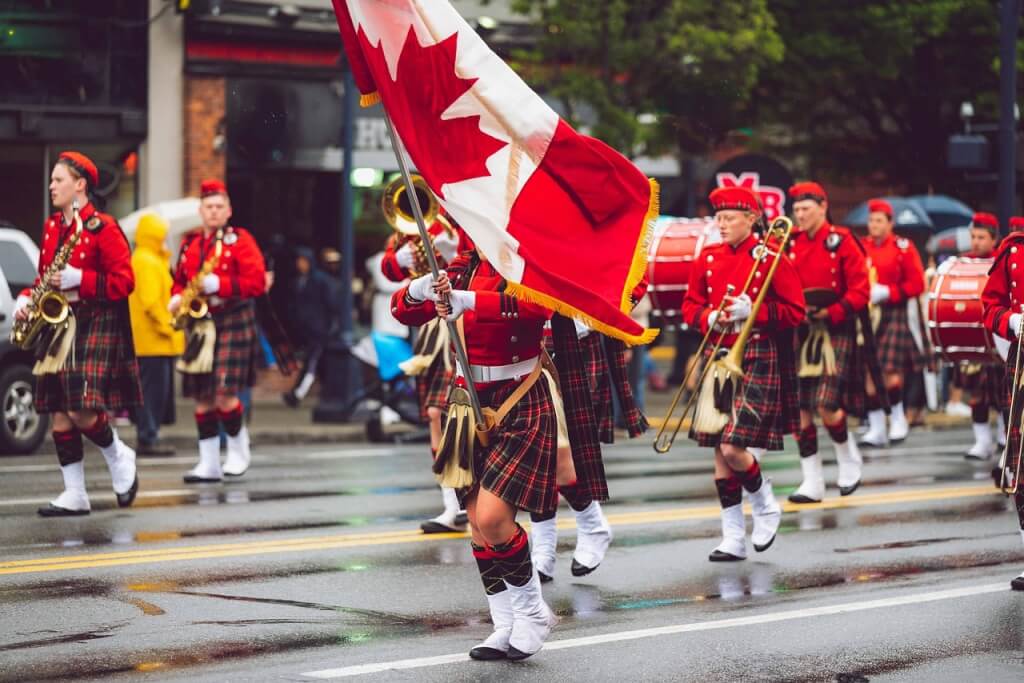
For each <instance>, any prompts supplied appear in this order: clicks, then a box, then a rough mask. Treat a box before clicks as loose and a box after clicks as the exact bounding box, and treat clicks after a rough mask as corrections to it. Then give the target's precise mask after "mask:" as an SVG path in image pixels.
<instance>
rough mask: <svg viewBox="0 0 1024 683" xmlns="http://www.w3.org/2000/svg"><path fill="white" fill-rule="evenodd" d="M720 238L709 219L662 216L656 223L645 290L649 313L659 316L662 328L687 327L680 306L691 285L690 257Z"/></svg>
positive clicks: (691, 267) (648, 255) (648, 260)
mask: <svg viewBox="0 0 1024 683" xmlns="http://www.w3.org/2000/svg"><path fill="white" fill-rule="evenodd" d="M721 241H722V239H721V236H720V235H719V234H718V230H717V229H716V228H715V223H714V221H713V220H710V219H700V218H673V219H668V220H664V219H663V220H662V221H659V223H658V224H657V225H656V226H655V228H654V236H653V238H652V239H651V247H650V250H649V251H648V254H647V277H648V281H649V283H650V284H649V287H648V289H647V291H648V292H649V293H650V295H651V305H652V306H653V309H654V310H652V311H651V313H652V314H653V315H656V316H659V317H660V318H661V323H660V324H661V326H662V327H663V328H667V329H675V328H682V329H686V327H687V326H686V325H684V324H683V321H682V312H681V309H682V305H683V299H684V298H685V297H686V290H687V289H689V286H690V284H689V283H690V271H691V270H693V261H694V259H695V258H697V257H698V256H700V252H701V250H702V249H703V248H704V246H705V245H711V244H717V243H718V242H721Z"/></svg>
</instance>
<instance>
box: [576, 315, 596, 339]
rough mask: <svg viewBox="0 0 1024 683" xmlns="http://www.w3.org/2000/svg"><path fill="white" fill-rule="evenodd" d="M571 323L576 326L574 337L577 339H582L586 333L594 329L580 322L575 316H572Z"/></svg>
mask: <svg viewBox="0 0 1024 683" xmlns="http://www.w3.org/2000/svg"><path fill="white" fill-rule="evenodd" d="M572 324H573V325H575V326H576V338H577V339H583V338H584V337H586V336H587V335H589V334H590V333H591V332H593V331H594V330H593V329H592V328H590V327H589V326H587V325H584V324H583V323H581V322H580V321H579V320H576V319H575V318H573V320H572Z"/></svg>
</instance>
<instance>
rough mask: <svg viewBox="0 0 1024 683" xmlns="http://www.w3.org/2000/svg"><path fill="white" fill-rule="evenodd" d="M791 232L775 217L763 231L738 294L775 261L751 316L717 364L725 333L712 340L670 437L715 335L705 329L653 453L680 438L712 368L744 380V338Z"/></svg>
mask: <svg viewBox="0 0 1024 683" xmlns="http://www.w3.org/2000/svg"><path fill="white" fill-rule="evenodd" d="M792 232H793V221H791V220H790V219H789V218H787V217H785V216H781V217H779V218H776V219H775V220H774V221H772V223H771V225H770V226H769V227H768V229H767V230H766V231H765V235H764V239H762V241H761V243H760V244H758V245H757V246H756V247H755V249H756V250H758V251H759V252H760V253H756V252H755V260H754V265H753V266H751V268H750V272H748V273H747V279H746V281H745V282H744V283H743V288H742V289H741V290H740V295H742V294H745V293H746V292H747V290H748V289H749V288H750V285H751V283H752V282H753V280H754V275H755V273H756V272H757V269H758V267H759V266H760V265H761V263H762V262H763V261H765V260H767V259H768V257H769V256H774V259H775V260H774V261H772V265H771V267H770V268H769V270H768V273H767V276H766V277H765V278H764V283H763V284H762V285H761V289H760V291H759V292H758V294H757V299H756V300H755V301H754V303H753V304H752V306H751V310H750V316H749V317H748V318H747V320H746V321H745V323H744V325H743V328H742V329H741V330H740V334H739V336H738V337H737V339H736V342H735V343H734V344H733V346H732V348H731V349H730V350H729V353H728V355H726V357H725V358H722V359H721V360H717V361H716V360H714V358H715V356H717V355H718V350H719V349H720V348H721V346H722V340H723V339H724V338H725V336H726V335H725V332H724V331H721V332H719V334H718V337H717V339H716V340H715V344H714V346H713V347H712V349H711V354H710V356H709V358H708V362H706V363H704V364H703V368H702V369H701V373H700V376H699V377H698V379H697V389H696V390H695V391H693V392H692V393H691V394H690V398H689V400H688V401H687V402H686V406H685V407H684V408H683V412H682V413H680V414H679V417H678V418H677V419H676V425H675V428H674V429H673V430H672V432H671V434H669V433H668V425H669V423H670V422H671V421H672V416H673V414H674V413H675V411H676V407H677V406H678V405H679V401H680V399H681V398H682V395H683V392H684V391H685V390H686V387H687V385H688V384H689V381H690V377H691V375H692V374H693V372H694V370H695V369H696V368H697V366H698V365H699V364H700V363H701V361H702V360H703V353H704V348H705V347H706V346H707V343H708V341H709V340H710V339H711V335H712V333H713V332H715V325H712V326H711V327H709V328H708V331H707V333H706V334H705V335H704V338H703V339H701V342H700V346H698V347H697V352H696V354H695V358H696V362H695V363H693V364H692V365H691V366H690V368H689V370H687V372H686V377H684V378H683V383H682V384H681V385H680V386H679V389H678V390H677V391H676V394H675V396H674V397H673V398H672V403H671V404H670V405H669V409H668V413H667V414H666V415H665V419H664V421H663V422H662V424H661V427H659V428H658V434H657V436H656V437H655V440H654V450H655V451H656V452H658V453H668V452H669V450H670V449H671V448H672V445H673V444H674V443H675V440H676V436H678V435H679V430H680V429H682V427H683V422H684V420H685V419H686V416H687V415H688V414H689V413H690V411H691V410H692V409H693V407H694V406H695V405H696V402H697V398H698V396H699V395H701V394H702V393H704V391H703V386H704V382H705V381H706V380H708V379H710V378H709V377H708V372H709V371H710V370H711V369H712V368H714V369H715V372H716V374H717V373H719V372H721V373H722V374H723V375H725V376H726V377H727V379H726V381H727V382H728V381H732V377H736V378H738V379H742V378H743V369H742V365H743V352H744V350H745V348H746V345H747V339H748V338H749V337H750V334H751V332H752V331H753V328H754V319H755V318H756V316H757V311H758V309H760V308H761V306H762V305H763V303H764V298H765V295H766V294H767V293H768V289H769V288H770V285H771V281H772V278H773V277H774V276H775V270H776V268H778V265H779V260H780V259H782V258H783V257H784V255H785V251H786V244H787V243H788V242H789V237H790V235H791V234H792ZM773 235H777V236H778V240H779V245H778V249H777V250H776V251H775V252H774V253H772V252H771V251H770V250H769V249H768V244H769V240H770V239H771V238H772V236H773ZM727 290H728V291H727V293H726V296H729V297H731V296H732V295H733V294H732V293H733V291H734V287H733V286H732V285H729V286H728V287H727ZM725 303H726V299H725V297H723V298H722V301H720V302H719V304H718V307H717V308H716V309H715V311H716V312H717V315H716V323H717V318H718V317H721V314H722V311H723V309H724V308H725Z"/></svg>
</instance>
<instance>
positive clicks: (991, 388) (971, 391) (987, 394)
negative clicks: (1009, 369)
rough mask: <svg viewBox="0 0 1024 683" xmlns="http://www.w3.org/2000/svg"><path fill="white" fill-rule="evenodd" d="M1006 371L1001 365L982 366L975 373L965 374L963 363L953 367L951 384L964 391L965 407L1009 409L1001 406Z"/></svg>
mask: <svg viewBox="0 0 1024 683" xmlns="http://www.w3.org/2000/svg"><path fill="white" fill-rule="evenodd" d="M1005 373H1006V369H1005V368H1004V367H1003V366H1002V365H996V364H991V365H983V366H981V369H980V370H978V371H977V372H966V368H965V366H964V364H963V363H959V364H957V365H955V366H954V367H953V384H955V385H956V386H958V387H960V388H961V389H963V391H964V399H965V401H964V402H965V403H967V405H969V406H971V407H974V406H978V405H988V406H989V407H990V408H994V409H995V410H1002V409H1003V408H1009V407H1010V404H1009V403H1007V404H1005V405H1004V404H1003V400H1004V398H1005V395H1006V378H1005V376H1004V375H1005Z"/></svg>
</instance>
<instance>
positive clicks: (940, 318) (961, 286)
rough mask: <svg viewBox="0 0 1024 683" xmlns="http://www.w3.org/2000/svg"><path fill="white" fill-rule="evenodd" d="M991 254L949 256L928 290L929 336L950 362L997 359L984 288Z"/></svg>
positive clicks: (941, 354)
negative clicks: (987, 321)
mask: <svg viewBox="0 0 1024 683" xmlns="http://www.w3.org/2000/svg"><path fill="white" fill-rule="evenodd" d="M992 261H993V259H991V258H967V257H966V256H959V257H954V258H950V259H948V260H946V261H944V262H943V263H942V265H941V266H939V268H938V270H937V271H936V273H935V279H934V280H933V281H932V286H931V289H930V290H929V291H928V336H929V337H930V338H931V341H932V346H933V347H935V352H936V353H937V354H939V356H940V357H941V358H942V360H944V361H946V362H948V363H959V362H965V361H966V362H971V363H998V362H1000V356H999V353H998V351H997V349H996V342H995V339H994V338H993V336H992V334H991V333H990V332H989V331H988V330H987V329H985V324H984V312H983V311H982V306H981V292H982V290H983V289H985V283H986V282H988V271H989V268H991V267H992Z"/></svg>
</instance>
